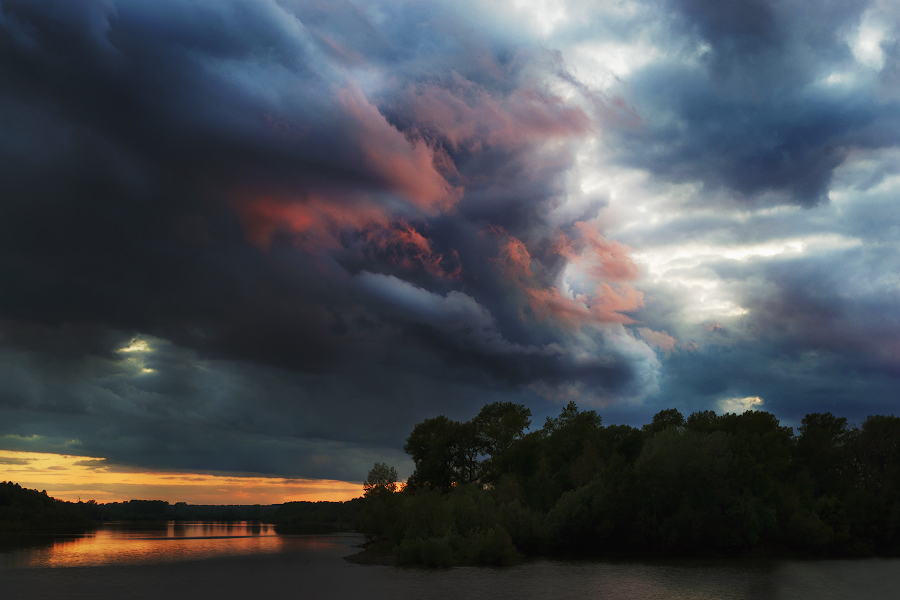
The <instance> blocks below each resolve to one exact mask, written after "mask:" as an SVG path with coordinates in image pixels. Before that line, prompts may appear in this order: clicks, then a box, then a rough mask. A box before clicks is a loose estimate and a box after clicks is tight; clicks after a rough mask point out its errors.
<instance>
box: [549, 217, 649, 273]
mask: <svg viewBox="0 0 900 600" xmlns="http://www.w3.org/2000/svg"><path fill="white" fill-rule="evenodd" d="M575 228H576V229H577V230H578V233H579V239H578V240H577V241H573V240H571V239H569V237H568V236H566V235H562V237H561V239H560V241H559V243H558V244H557V251H558V252H559V253H560V254H561V255H563V256H565V257H566V258H567V259H569V260H570V261H571V262H573V263H575V264H576V265H578V266H579V268H581V270H583V271H584V272H585V273H587V274H588V275H590V276H592V277H594V278H595V279H603V280H612V281H630V280H633V279H636V278H637V277H638V276H639V275H640V270H639V269H638V266H637V265H636V264H634V261H632V260H631V257H630V256H629V255H628V253H629V252H630V251H631V248H629V247H628V246H626V245H625V244H621V243H619V242H617V241H615V240H606V239H605V238H604V237H603V236H602V235H601V234H600V230H599V228H598V227H597V225H591V224H589V223H586V222H584V221H578V222H577V223H575Z"/></svg>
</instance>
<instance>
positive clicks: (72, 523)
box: [0, 482, 361, 533]
mask: <svg viewBox="0 0 900 600" xmlns="http://www.w3.org/2000/svg"><path fill="white" fill-rule="evenodd" d="M360 502H361V500H360V499H356V500H351V501H349V502H286V503H285V504H270V505H259V504H255V505H241V504H235V505H203V504H187V503H185V502H176V503H175V504H169V503H168V502H166V501H164V500H126V501H124V502H108V503H105V504H102V503H98V502H96V501H94V500H89V501H87V502H81V501H79V502H66V501H64V500H57V499H55V498H51V497H50V496H48V495H47V492H39V491H37V490H29V489H26V488H23V487H22V486H20V485H18V484H16V483H12V482H0V533H3V532H15V533H21V532H52V533H66V532H73V531H88V530H91V529H94V528H96V527H97V525H98V524H99V523H103V522H110V521H129V522H146V523H159V522H165V521H259V522H261V523H270V524H275V526H276V529H277V531H279V532H283V533H327V532H332V531H348V530H351V529H354V528H355V527H356V524H357V522H358V521H359V514H360V506H361V504H360Z"/></svg>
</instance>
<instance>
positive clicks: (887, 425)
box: [359, 403, 900, 566]
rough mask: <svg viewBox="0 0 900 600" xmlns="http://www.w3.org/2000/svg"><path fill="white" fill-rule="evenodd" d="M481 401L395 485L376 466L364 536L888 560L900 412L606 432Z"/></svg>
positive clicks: (896, 533) (498, 558)
mask: <svg viewBox="0 0 900 600" xmlns="http://www.w3.org/2000/svg"><path fill="white" fill-rule="evenodd" d="M530 425H531V412H530V410H529V409H528V408H526V407H524V406H521V405H516V404H512V403H494V404H489V405H487V406H485V407H484V408H483V409H482V410H481V411H480V412H479V414H478V415H476V416H475V417H474V418H473V419H472V420H471V421H467V422H457V421H453V420H451V419H449V418H447V417H445V416H438V417H434V418H431V419H426V420H425V421H423V422H422V423H419V424H418V425H416V426H415V428H414V429H413V431H412V432H411V434H410V436H409V438H408V439H407V443H406V446H405V448H404V449H405V450H406V452H407V453H408V454H409V455H410V456H411V457H412V459H413V461H414V463H415V472H414V473H413V474H412V476H410V478H409V480H408V481H407V482H406V484H405V485H404V486H398V485H397V478H396V472H395V471H394V470H393V469H392V468H390V467H388V466H386V465H382V464H376V465H375V468H373V470H372V472H371V473H370V475H369V479H368V480H367V482H366V494H365V497H364V499H363V500H364V503H363V510H362V513H361V515H360V525H359V527H360V531H362V532H364V533H365V534H366V536H367V538H368V540H369V542H370V546H369V548H370V551H371V552H373V553H390V554H393V555H394V556H395V557H396V559H397V561H398V563H399V564H422V565H430V566H449V565H454V564H509V563H512V562H515V561H516V560H517V559H518V558H520V557H521V556H523V555H546V554H568V555H580V556H597V555H625V556H648V555H650V556H691V555H693V556H698V555H707V556H709V555H716V556H747V555H750V556H759V555H786V554H787V555H801V556H873V555H880V556H897V555H898V554H900V418H898V417H894V416H893V415H891V416H884V415H876V416H870V417H867V418H866V419H865V420H864V421H863V422H862V423H861V424H860V425H858V426H850V425H849V424H848V423H847V420H846V419H845V418H843V417H836V416H834V415H832V414H830V413H814V414H809V415H806V417H804V418H803V420H802V424H801V426H800V427H799V428H798V431H797V434H795V433H794V431H793V430H792V428H790V427H785V426H782V425H781V424H780V423H779V421H778V419H777V418H775V416H774V415H772V414H769V413H766V412H761V411H748V412H745V413H743V414H725V415H717V414H715V413H713V412H711V411H703V412H697V413H694V414H692V415H690V416H689V417H687V418H685V417H684V416H683V415H682V414H681V413H680V412H679V411H677V410H675V409H668V410H664V411H661V412H659V413H658V414H656V415H655V416H654V417H653V420H652V422H651V423H649V424H647V425H645V426H643V427H641V428H635V427H630V426H627V425H610V426H603V424H602V420H601V417H600V415H598V414H597V413H596V412H595V411H592V410H586V411H581V410H579V409H578V407H577V406H576V405H575V404H574V403H569V404H568V405H567V406H566V407H565V408H563V409H562V411H561V413H560V415H559V416H558V417H556V418H547V420H546V422H545V423H544V425H543V427H541V428H540V429H535V430H532V431H528V430H529V428H530Z"/></svg>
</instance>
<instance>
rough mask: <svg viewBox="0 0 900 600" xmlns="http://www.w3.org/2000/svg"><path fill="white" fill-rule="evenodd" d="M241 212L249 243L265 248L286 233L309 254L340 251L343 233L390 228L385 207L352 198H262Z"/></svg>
mask: <svg viewBox="0 0 900 600" xmlns="http://www.w3.org/2000/svg"><path fill="white" fill-rule="evenodd" d="M239 210H240V213H241V220H242V222H243V224H244V227H245V229H246V230H247V236H248V237H249V238H250V241H252V242H253V243H254V244H256V245H258V246H263V247H266V246H268V245H269V243H270V242H271V240H272V236H273V235H274V234H275V233H276V232H278V231H286V232H289V233H291V234H292V235H294V236H295V240H296V242H297V244H298V245H299V246H300V247H302V248H304V249H306V250H308V251H314V250H317V249H320V248H338V247H340V241H339V236H340V233H341V231H343V230H346V229H348V228H349V229H355V230H361V229H365V228H371V227H374V226H376V225H380V226H382V227H387V225H388V217H387V214H386V212H385V209H384V208H383V207H381V206H378V205H376V204H373V203H371V202H367V201H365V200H363V199H360V198H353V197H349V196H348V197H346V198H343V199H342V198H340V197H336V196H333V197H326V196H317V195H316V196H309V197H307V198H305V199H303V200H298V201H293V202H291V201H279V200H275V199H273V198H271V197H268V196H263V197H259V198H253V199H251V200H249V201H246V202H244V203H242V204H241V205H240V206H239Z"/></svg>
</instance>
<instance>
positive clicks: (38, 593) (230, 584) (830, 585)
mask: <svg viewBox="0 0 900 600" xmlns="http://www.w3.org/2000/svg"><path fill="white" fill-rule="evenodd" d="M26 541H27V542H29V544H30V545H29V546H28V547H21V545H20V546H19V547H18V548H15V549H14V548H12V547H9V546H7V547H6V548H5V549H4V550H3V551H0V597H2V598H3V599H4V600H6V599H9V600H17V599H19V598H42V599H54V598H99V599H104V598H117V599H118V598H138V599H142V598H147V599H150V598H154V599H155V598H167V599H168V598H173V599H178V598H191V599H192V600H193V599H203V598H216V599H220V598H251V599H253V600H263V599H267V598H310V599H313V598H314V599H319V598H326V599H327V598H335V599H343V598H348V599H354V598H366V600H372V599H381V598H385V599H388V598H389V599H391V600H395V599H397V598H428V599H429V600H431V599H434V600H443V599H447V600H450V599H453V600H455V599H458V598H484V599H494V598H516V599H519V598H522V599H532V598H534V599H538V598H552V599H554V600H555V599H570V598H571V599H573V600H574V599H578V600H582V599H586V598H596V599H610V600H631V599H634V600H638V599H640V600H644V599H655V598H659V599H663V598H665V599H686V600H687V599H691V600H707V599H708V600H713V599H715V600H719V599H736V600H737V599H740V600H744V599H747V600H763V599H766V600H768V599H807V598H808V599H815V600H823V599H824V600H828V599H838V598H840V599H844V598H847V599H850V598H854V599H856V598H873V599H881V598H885V599H888V598H890V599H895V598H897V597H900V596H898V590H900V560H878V559H874V560H852V561H851V560H837V561H784V560H781V561H747V560H741V561H711V560H696V561H687V560H684V561H642V562H636V561H630V562H605V561H559V560H538V561H532V562H528V563H525V564H522V565H519V566H516V567H511V568H506V569H492V568H476V567H463V568H456V569H448V570H439V571H429V570H424V569H409V568H396V567H377V566H359V565H354V564H351V563H348V562H346V561H344V560H343V557H344V556H346V555H348V554H352V553H354V552H357V551H358V548H356V547H355V545H356V544H358V543H359V542H360V538H359V537H358V536H356V535H350V534H336V535H319V536H316V535H309V536H301V535H297V536H280V535H277V534H275V532H274V531H273V530H272V528H271V527H267V526H265V525H263V526H259V525H256V526H252V525H248V524H233V525H228V524H224V523H186V524H175V523H169V524H166V525H163V526H157V527H151V528H147V527H143V528H135V527H133V526H125V525H119V526H114V525H110V526H106V527H104V528H103V529H101V530H99V531H97V532H96V533H94V534H91V535H88V536H84V537H74V536H73V537H69V538H47V537H45V538H41V537H39V536H32V537H30V538H29V539H28V540H26Z"/></svg>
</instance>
